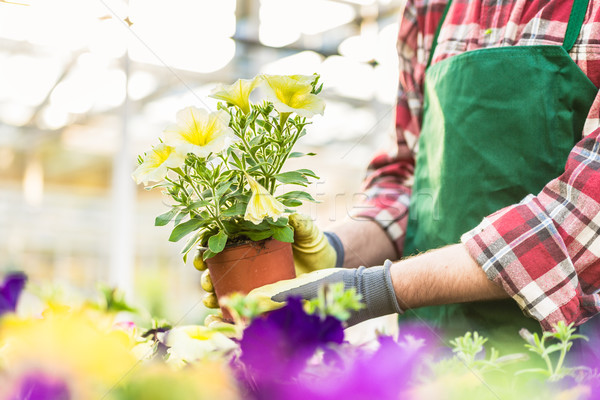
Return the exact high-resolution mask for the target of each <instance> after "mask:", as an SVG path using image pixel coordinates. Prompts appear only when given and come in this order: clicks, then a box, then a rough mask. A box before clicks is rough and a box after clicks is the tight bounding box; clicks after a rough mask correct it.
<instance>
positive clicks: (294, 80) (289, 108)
mask: <svg viewBox="0 0 600 400" xmlns="http://www.w3.org/2000/svg"><path fill="white" fill-rule="evenodd" d="M314 80H315V77H314V76H306V75H263V82H264V85H263V86H264V89H265V92H266V96H267V98H268V99H269V100H270V101H271V102H273V105H274V106H275V109H276V110H277V111H279V112H280V113H292V112H295V113H296V114H298V115H300V116H301V117H307V118H310V117H312V116H314V115H315V114H321V115H322V114H323V112H324V110H325V102H324V101H323V100H322V99H320V98H319V97H318V96H317V95H315V94H312V93H311V90H312V85H311V83H312V82H313V81H314Z"/></svg>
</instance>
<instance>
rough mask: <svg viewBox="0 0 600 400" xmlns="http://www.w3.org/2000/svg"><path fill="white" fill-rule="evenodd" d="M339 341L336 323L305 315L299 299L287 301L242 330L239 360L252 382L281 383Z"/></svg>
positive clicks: (341, 333) (339, 328)
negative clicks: (315, 354) (314, 356)
mask: <svg viewBox="0 0 600 400" xmlns="http://www.w3.org/2000/svg"><path fill="white" fill-rule="evenodd" d="M343 340H344V330H343V327H342V324H341V322H340V321H339V320H337V319H335V318H333V317H327V318H325V319H321V318H320V317H319V316H316V315H308V314H306V313H305V312H304V310H303V309H302V304H301V302H300V299H298V298H289V299H288V304H287V305H286V306H284V307H282V308H280V309H278V310H275V311H273V312H271V313H270V314H269V315H268V316H266V317H264V318H257V319H255V320H254V321H252V323H251V324H250V325H249V326H248V327H247V328H246V330H244V335H243V337H242V339H241V342H240V349H241V355H240V358H239V361H240V362H241V363H242V365H243V366H244V367H245V369H246V371H247V373H248V374H249V375H250V377H249V378H250V379H251V381H253V382H257V383H259V384H260V383H266V382H283V381H286V380H289V379H291V378H293V377H295V376H296V375H297V374H298V372H300V371H301V370H302V369H303V368H304V366H305V365H306V362H307V361H308V359H309V358H310V357H312V356H313V354H314V353H315V351H316V350H317V349H319V348H325V347H326V345H327V344H330V343H337V344H339V343H342V341H343Z"/></svg>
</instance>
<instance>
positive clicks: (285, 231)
mask: <svg viewBox="0 0 600 400" xmlns="http://www.w3.org/2000/svg"><path fill="white" fill-rule="evenodd" d="M273 239H276V240H279V241H280V242H287V243H293V242H294V231H293V230H292V228H290V227H289V226H284V227H283V228H280V227H278V226H274V227H273Z"/></svg>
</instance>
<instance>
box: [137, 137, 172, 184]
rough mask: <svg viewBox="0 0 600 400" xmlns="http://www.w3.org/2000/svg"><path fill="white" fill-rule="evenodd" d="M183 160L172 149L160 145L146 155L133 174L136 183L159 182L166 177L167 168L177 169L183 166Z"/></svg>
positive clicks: (162, 144)
mask: <svg viewBox="0 0 600 400" xmlns="http://www.w3.org/2000/svg"><path fill="white" fill-rule="evenodd" d="M183 162H184V158H183V157H182V156H181V155H180V154H178V153H177V152H176V151H175V148H174V147H171V146H167V145H166V144H164V143H161V144H159V145H157V146H154V147H153V148H152V150H150V151H149V152H148V153H146V154H145V155H144V157H143V161H142V163H141V164H140V165H139V166H138V167H137V169H136V170H135V171H134V172H133V174H132V177H133V179H135V182H136V183H138V184H139V183H141V182H144V185H147V184H148V182H149V181H153V182H159V181H162V180H163V179H165V177H166V176H167V168H177V167H179V166H181V164H183Z"/></svg>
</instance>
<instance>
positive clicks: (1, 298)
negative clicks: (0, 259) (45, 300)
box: [0, 272, 27, 316]
mask: <svg viewBox="0 0 600 400" xmlns="http://www.w3.org/2000/svg"><path fill="white" fill-rule="evenodd" d="M26 281H27V276H25V274H24V273H22V272H13V273H10V274H8V275H6V277H5V278H4V281H3V282H2V285H0V316H1V315H2V314H5V313H8V312H14V311H15V310H16V309H17V300H18V299H19V295H20V294H21V291H22V290H23V288H24V287H25V282H26Z"/></svg>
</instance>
